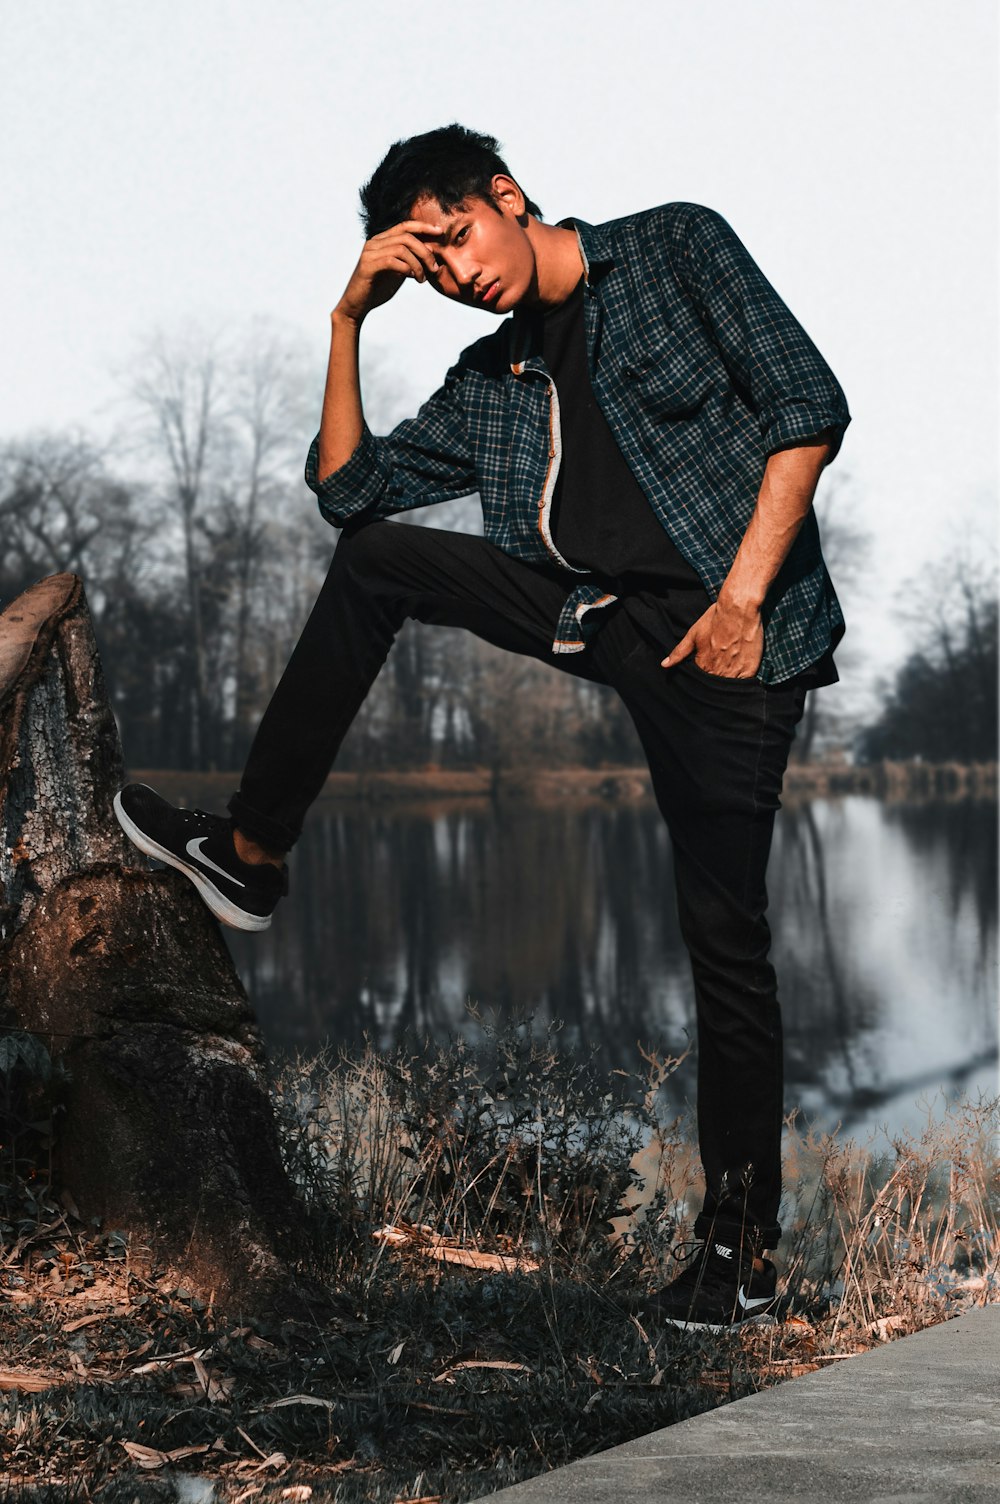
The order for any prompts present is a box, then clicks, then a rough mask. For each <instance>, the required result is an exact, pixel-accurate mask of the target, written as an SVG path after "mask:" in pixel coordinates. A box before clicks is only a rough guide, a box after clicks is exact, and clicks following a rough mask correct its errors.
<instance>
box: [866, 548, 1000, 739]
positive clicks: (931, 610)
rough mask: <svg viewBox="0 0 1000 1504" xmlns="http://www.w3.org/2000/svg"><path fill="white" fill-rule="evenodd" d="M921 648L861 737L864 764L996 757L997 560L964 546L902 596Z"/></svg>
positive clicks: (898, 676)
mask: <svg viewBox="0 0 1000 1504" xmlns="http://www.w3.org/2000/svg"><path fill="white" fill-rule="evenodd" d="M904 598H906V599H908V600H909V610H908V615H909V617H910V620H911V621H912V623H913V628H914V636H915V640H916V646H915V648H914V650H913V652H912V653H911V654H910V655H909V657H908V658H907V659H906V661H905V662H904V664H903V666H902V668H901V669H900V670H899V672H898V673H897V675H896V678H895V681H894V682H893V683H892V684H891V685H889V686H885V689H884V709H883V710H882V712H881V714H880V715H879V717H878V720H877V721H876V722H875V723H874V725H870V726H868V727H866V728H865V729H864V730H863V731H862V732H861V733H860V735H859V737H858V743H857V753H858V757H859V759H860V760H861V761H863V762H877V761H880V760H881V759H883V758H891V759H907V758H922V759H923V760H924V761H926V762H941V763H944V762H959V763H973V762H990V761H993V760H994V759H995V758H996V756H997V713H998V704H997V698H998V696H997V689H998V667H1000V665H998V657H997V582H996V567H995V561H994V560H992V559H984V558H983V557H982V556H981V555H980V556H973V555H972V554H971V553H970V552H969V551H968V550H967V549H963V550H961V551H960V552H958V553H957V554H953V555H951V556H949V558H948V559H947V560H946V561H945V562H944V563H943V564H940V565H935V566H934V568H933V569H932V570H930V571H928V572H926V573H925V575H924V576H923V578H922V579H921V580H919V581H916V582H914V584H913V585H912V586H911V587H910V588H909V589H908V590H907V591H906V592H904Z"/></svg>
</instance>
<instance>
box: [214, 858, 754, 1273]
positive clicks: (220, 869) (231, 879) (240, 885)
mask: <svg viewBox="0 0 1000 1504" xmlns="http://www.w3.org/2000/svg"><path fill="white" fill-rule="evenodd" d="M207 840H208V836H192V838H191V840H190V841H188V843H187V846H186V847H185V848H184V849H185V851H186V852H187V854H188V856H193V857H194V859H195V861H196V862H201V864H202V865H203V866H204V867H211V869H212V871H213V872H217V873H218V874H219V876H220V877H224V878H225V879H226V881H227V882H228V883H235V884H236V886H237V887H238V888H245V887H246V883H241V882H240V880H239V878H238V877H233V875H232V873H230V872H227V871H226V869H225V867H220V866H218V864H217V863H216V862H213V861H212V858H211V857H210V856H206V855H205V853H204V852H203V851H202V849H201V848H202V846H203V845H204V843H205V842H206V841H207ZM742 1293H743V1292H742V1290H741V1291H740V1294H741V1295H742Z"/></svg>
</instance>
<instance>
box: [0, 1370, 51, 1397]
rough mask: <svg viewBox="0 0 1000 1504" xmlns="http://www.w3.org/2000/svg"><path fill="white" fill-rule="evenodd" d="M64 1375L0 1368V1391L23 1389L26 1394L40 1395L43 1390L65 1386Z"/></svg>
mask: <svg viewBox="0 0 1000 1504" xmlns="http://www.w3.org/2000/svg"><path fill="white" fill-rule="evenodd" d="M65 1382H66V1376H65V1374H55V1373H32V1372H30V1371H28V1370H26V1369H20V1368H0V1389H23V1390H24V1391H25V1393H27V1394H40V1393H41V1391H42V1390H43V1389H54V1388H55V1386H56V1385H57V1384H65Z"/></svg>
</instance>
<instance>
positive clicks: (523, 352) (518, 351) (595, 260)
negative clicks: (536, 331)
mask: <svg viewBox="0 0 1000 1504" xmlns="http://www.w3.org/2000/svg"><path fill="white" fill-rule="evenodd" d="M556 228H557V229H560V230H575V231H576V239H577V244H578V245H579V247H580V255H581V257H582V258H583V275H584V278H585V280H586V282H587V284H588V286H589V285H590V283H591V282H592V280H593V279H594V274H596V273H597V272H598V271H599V270H600V269H601V268H603V267H606V266H610V265H611V264H612V263H613V261H614V259H615V258H614V256H613V254H612V251H611V242H610V241H609V240H608V238H607V236H606V235H605V234H604V231H603V230H602V229H601V227H600V225H592V224H588V223H587V221H586V220H585V219H576V218H575V217H574V216H572V215H570V216H568V217H567V218H566V219H560V220H559V221H558V223H557V226H556ZM532 328H533V324H532V320H531V319H530V318H524V317H519V316H518V310H517V309H515V310H514V317H513V319H512V321H511V331H510V345H509V349H510V368H511V370H512V371H513V372H514V374H515V375H516V376H520V374H521V372H522V371H523V369H524V366H525V363H526V362H527V361H528V360H530V359H531V357H532V353H533V352H532V339H531V334H532Z"/></svg>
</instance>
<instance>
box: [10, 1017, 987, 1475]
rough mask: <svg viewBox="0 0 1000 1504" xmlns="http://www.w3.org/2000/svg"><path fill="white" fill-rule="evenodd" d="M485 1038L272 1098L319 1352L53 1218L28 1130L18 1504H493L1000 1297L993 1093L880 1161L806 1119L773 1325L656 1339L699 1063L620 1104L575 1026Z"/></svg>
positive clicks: (292, 1328) (21, 1155)
mask: <svg viewBox="0 0 1000 1504" xmlns="http://www.w3.org/2000/svg"><path fill="white" fill-rule="evenodd" d="M479 1023H480V1026H481V1034H482V1039H481V1043H480V1044H479V1045H478V1046H476V1047H475V1048H473V1047H472V1046H471V1045H469V1044H467V1043H465V1042H462V1041H453V1042H451V1043H449V1044H447V1045H444V1046H432V1045H427V1046H425V1047H422V1048H420V1049H415V1050H411V1051H397V1052H396V1053H395V1054H394V1055H392V1056H390V1057H386V1056H382V1055H379V1054H378V1053H377V1052H375V1051H374V1050H372V1049H370V1048H369V1049H367V1050H366V1051H365V1052H364V1053H363V1055H362V1056H361V1057H360V1058H356V1059H347V1058H343V1057H341V1058H336V1059H335V1058H333V1057H329V1056H326V1057H319V1058H314V1059H311V1060H308V1061H306V1060H300V1061H297V1062H293V1063H288V1064H286V1065H285V1066H284V1067H283V1068H282V1069H281V1070H280V1072H279V1073H278V1075H277V1076H276V1079H275V1081H274V1084H273V1094H274V1102H275V1108H276V1112H277V1114H278V1118H279V1123H280V1128H281V1136H282V1142H283V1146H284V1153H285V1156H286V1162H287V1165H288V1168H289V1172H290V1174H291V1175H292V1177H293V1178H294V1180H295V1182H296V1183H297V1185H298V1187H299V1191H300V1195H301V1198H302V1203H303V1215H304V1216H305V1217H306V1218H307V1219H308V1221H309V1224H310V1226H311V1229H312V1232H313V1235H314V1242H315V1247H316V1264H315V1265H314V1272H317V1273H319V1274H320V1275H321V1276H322V1277H323V1278H324V1279H325V1280H327V1281H328V1282H329V1283H330V1284H331V1285H332V1286H334V1287H335V1288H336V1289H337V1290H338V1291H340V1292H341V1295H342V1297H343V1300H344V1307H343V1309H344V1312H345V1314H344V1315H343V1316H342V1317H341V1318H339V1319H337V1320H336V1321H331V1322H329V1323H327V1324H326V1325H324V1326H322V1327H317V1326H311V1327H310V1326H306V1325H304V1324H301V1323H292V1322H284V1323H281V1324H278V1323H274V1324H271V1323H268V1322H267V1321H262V1320H260V1319H259V1318H246V1319H243V1318H240V1317H239V1316H238V1315H237V1316H235V1317H234V1316H232V1315H230V1317H229V1318H228V1319H224V1318H223V1316H222V1315H221V1313H218V1312H216V1311H215V1310H214V1309H213V1307H212V1306H211V1304H206V1303H205V1302H204V1301H203V1300H202V1299H200V1298H199V1296H198V1293H197V1292H195V1291H192V1290H187V1289H184V1288H183V1287H181V1288H178V1287H177V1286H176V1284H175V1283H174V1281H173V1280H172V1279H167V1278H165V1277H161V1278H157V1277H156V1273H155V1271H154V1273H153V1274H152V1275H150V1274H148V1272H147V1273H146V1274H141V1273H140V1272H138V1269H137V1268H134V1267H133V1263H132V1252H131V1250H130V1247H129V1241H128V1238H127V1236H126V1235H125V1234H124V1233H121V1232H119V1231H116V1230H114V1229H103V1228H99V1227H94V1226H86V1225H84V1224H83V1223H81V1222H80V1221H79V1219H78V1218H75V1217H74V1216H72V1215H71V1214H70V1212H69V1211H68V1210H67V1209H66V1208H65V1207H64V1206H62V1205H61V1204H60V1203H59V1202H57V1201H56V1200H55V1199H54V1196H53V1193H52V1190H51V1187H50V1185H49V1181H48V1174H47V1168H46V1166H47V1157H46V1156H47V1143H48V1140H49V1139H50V1138H51V1125H49V1124H47V1123H46V1121H45V1119H44V1118H41V1119H39V1118H38V1117H35V1118H33V1119H32V1122H31V1123H28V1122H24V1123H22V1124H20V1125H17V1124H15V1129H16V1130H17V1131H15V1133H14V1135H13V1140H11V1139H10V1137H9V1135H8V1139H7V1140H6V1141H5V1142H7V1143H8V1145H9V1143H10V1142H14V1143H15V1144H16V1146H17V1156H18V1157H17V1160H16V1162H14V1163H12V1162H11V1161H10V1156H9V1154H8V1153H7V1150H5V1151H4V1153H5V1154H7V1159H6V1160H5V1161H4V1165H3V1168H4V1169H5V1171H6V1175H5V1176H4V1177H3V1179H4V1181H5V1189H4V1190H3V1196H4V1197H5V1202H4V1213H5V1216H6V1221H5V1223H4V1225H3V1231H4V1254H3V1263H2V1274H0V1278H2V1281H3V1284H2V1286H0V1288H3V1293H4V1297H5V1298H4V1301H3V1304H2V1306H0V1504H3V1501H4V1500H5V1499H10V1500H13V1499H21V1498H24V1499H29V1498H30V1499H33V1500H38V1501H39V1504H47V1501H50V1500H51V1501H60V1504H62V1501H65V1500H76V1499H80V1500H90V1499H100V1500H102V1501H107V1504H117V1501H119V1500H121V1501H122V1504H126V1501H127V1504H132V1501H133V1500H136V1499H138V1500H141V1501H149V1500H158V1499H164V1500H166V1499H173V1498H174V1497H176V1496H177V1494H176V1488H177V1483H178V1478H184V1477H186V1478H187V1479H188V1483H187V1487H188V1490H189V1493H188V1495H187V1496H188V1497H194V1496H195V1494H196V1493H197V1488H198V1487H202V1488H204V1489H206V1490H207V1489H208V1488H209V1487H211V1488H212V1489H213V1490H214V1493H213V1495H212V1497H214V1498H215V1499H217V1500H230V1501H234V1504H235V1501H237V1500H239V1501H240V1504H256V1501H262V1504H263V1501H267V1500H270V1499H275V1500H277V1499H285V1500H292V1501H293V1504H294V1501H296V1500H302V1499H305V1498H306V1497H308V1495H307V1494H306V1493H305V1492H304V1490H310V1489H311V1490H312V1495H311V1496H312V1498H313V1499H315V1500H337V1501H342V1504H354V1501H362V1500H364V1501H372V1504H383V1501H384V1504H388V1501H403V1500H411V1501H412V1500H441V1501H442V1504H443V1501H445V1500H449V1501H460V1500H468V1499H474V1498H479V1497H482V1496H484V1495H487V1494H489V1493H491V1492H492V1491H494V1490H495V1489H497V1488H499V1487H502V1486H504V1485H506V1484H508V1483H511V1482H515V1481H517V1480H519V1479H522V1478H525V1477H528V1476H531V1475H533V1474H535V1473H538V1472H542V1471H545V1470H547V1469H549V1468H552V1467H556V1466H559V1465H561V1464H563V1463H565V1462H568V1461H570V1460H572V1459H573V1458H575V1457H579V1456H583V1455H585V1454H587V1453H590V1452H594V1451H598V1450H602V1449H604V1448H606V1447H609V1446H613V1445H615V1444H616V1443H618V1442H621V1441H625V1440H627V1439H629V1438H631V1437H634V1436H637V1435H641V1434H643V1433H645V1432H648V1431H651V1430H654V1429H656V1428H658V1427H662V1426H665V1425H669V1424H671V1423H672V1422H674V1421H676V1420H681V1419H684V1418H686V1417H688V1416H691V1415H694V1414H697V1413H699V1412H700V1411H702V1410H705V1409H709V1408H712V1407H714V1406H716V1405H719V1404H722V1403H725V1402H726V1401H728V1400H730V1399H733V1398H738V1397H740V1396H742V1395H746V1394H750V1393H753V1392H754V1391H756V1390H758V1389H760V1388H762V1387H764V1386H766V1385H769V1384H773V1383H775V1382H778V1381H780V1380H781V1379H784V1378H787V1377H794V1376H796V1375H798V1374H800V1373H804V1372H809V1371H813V1370H815V1369H817V1368H821V1367H824V1366H826V1365H827V1364H829V1363H832V1362H837V1361H839V1360H841V1359H842V1358H844V1357H846V1356H848V1355H850V1354H853V1353H857V1352H860V1351H864V1350H865V1349H866V1348H869V1347H871V1346H874V1345H876V1344H878V1343H881V1342H884V1341H888V1340H892V1339H893V1338H895V1337H898V1336H902V1335H904V1334H906V1333H908V1332H911V1331H915V1330H917V1329H918V1328H920V1327H922V1326H925V1325H928V1324H931V1323H933V1322H936V1321H940V1320H944V1319H946V1318H947V1317H948V1316H950V1315H952V1314H954V1313H955V1312H957V1311H959V1310H962V1309H965V1308H967V1307H968V1306H969V1305H970V1304H982V1303H985V1302H986V1301H988V1300H991V1299H993V1300H995V1299H998V1298H1000V1275H998V1269H1000V1156H998V1145H1000V1133H998V1129H1000V1100H993V1101H983V1102H979V1103H975V1104H973V1103H968V1102H966V1103H960V1104H958V1105H957V1106H955V1107H953V1108H951V1109H949V1111H948V1112H947V1113H946V1114H945V1115H944V1117H943V1118H942V1119H941V1120H940V1121H931V1120H929V1121H928V1124H927V1127H926V1129H925V1130H924V1132H923V1133H921V1134H917V1135H913V1136H910V1137H907V1138H899V1139H896V1140H892V1141H890V1142H886V1143H885V1144H883V1145H882V1146H881V1147H880V1148H876V1147H875V1146H874V1145H871V1144H869V1145H859V1144H856V1143H854V1142H853V1141H851V1140H841V1139H840V1138H839V1137H838V1136H837V1135H825V1134H818V1133H813V1132H809V1131H805V1130H802V1129H800V1128H799V1126H798V1125H797V1123H796V1122H795V1120H794V1119H793V1120H790V1122H789V1124H788V1132H787V1133H786V1185H787V1188H788V1190H787V1195H786V1208H785V1215H784V1218H783V1220H784V1225H785V1226H786V1227H787V1228H790V1229H791V1232H790V1233H789V1234H788V1235H786V1239H785V1241H784V1243H783V1245H782V1249H781V1250H780V1253H779V1260H778V1261H779V1267H780V1268H781V1271H782V1274H783V1280H784V1284H785V1288H786V1292H787V1298H786V1301H785V1304H784V1306H783V1308H782V1311H781V1316H780V1319H779V1320H777V1321H774V1322H772V1323H770V1324H768V1325H757V1326H753V1327H747V1328H744V1329H743V1330H741V1331H738V1332H735V1333H730V1334H725V1335H723V1336H719V1337H714V1336H710V1335H708V1336H700V1337H699V1336H695V1335H692V1334H689V1333H684V1332H681V1331H679V1330H677V1329H667V1330H666V1331H663V1330H656V1329H654V1328H653V1327H652V1325H651V1324H649V1323H648V1322H646V1321H644V1319H643V1314H642V1295H643V1292H648V1291H650V1290H653V1289H655V1288H657V1286H658V1285H661V1284H663V1283H664V1282H665V1281H666V1280H667V1279H669V1278H670V1277H671V1273H672V1267H671V1266H672V1264H673V1262H674V1260H673V1257H672V1254H671V1249H672V1248H674V1247H676V1245H677V1244H678V1243H679V1242H682V1241H683V1240H684V1239H685V1238H687V1237H689V1236H690V1224H691V1221H692V1218H693V1215H694V1212H695V1211H696V1209H697V1205H698V1204H699V1199H700V1186H699V1182H698V1167H697V1158H696V1155H695V1153H694V1151H693V1148H692V1145H691V1141H690V1134H689V1126H688V1125H687V1124H686V1123H684V1122H681V1121H679V1120H676V1119H672V1118H669V1117H665V1116H664V1115H662V1113H661V1110H660V1104H661V1102H662V1096H663V1094H662V1092H661V1088H662V1086H663V1083H664V1081H665V1080H666V1078H667V1077H668V1076H669V1074H670V1073H671V1072H672V1071H673V1070H674V1069H676V1067H677V1065H678V1063H679V1062H678V1061H676V1060H668V1059H662V1058H660V1057H658V1056H657V1055H656V1054H655V1053H653V1052H649V1053H648V1054H645V1055H642V1056H641V1057H640V1059H639V1061H638V1068H637V1071H636V1073H635V1075H634V1076H624V1075H622V1074H620V1073H616V1075H615V1077H613V1078H612V1079H611V1080H601V1079H600V1078H599V1077H598V1075H597V1074H596V1072H595V1070H594V1068H593V1065H592V1063H591V1062H588V1061H586V1060H584V1061H580V1060H578V1059H577V1060H569V1059H566V1058H564V1057H563V1056H561V1055H560V1053H559V1050H558V1039H557V1037H556V1034H557V1031H555V1030H551V1029H550V1030H549V1032H548V1033H547V1034H546V1036H545V1037H544V1038H542V1039H539V1038H537V1037H536V1036H534V1035H533V1033H532V1031H531V1029H530V1026H529V1025H528V1024H522V1025H519V1026H518V1025H509V1026H507V1027H506V1028H504V1029H501V1030H497V1029H494V1028H492V1027H491V1026H489V1025H487V1024H486V1023H484V1022H483V1021H482V1020H479ZM29 1053H30V1052H29ZM24 1055H25V1052H22V1056H18V1053H17V1051H14V1050H13V1049H12V1048H8V1051H7V1055H6V1057H4V1058H6V1059H7V1060H8V1062H11V1061H15V1062H16V1061H20V1064H19V1067H18V1068H24V1066H25V1058H22V1057H23V1056H24ZM37 1064H38V1062H35V1065H36V1066H37ZM9 1074H10V1073H9V1072H8V1075H9ZM7 1085H8V1088H9V1085H10V1082H9V1080H8V1083H7ZM7 1109H8V1117H10V1115H11V1111H12V1108H11V1093H10V1090H9V1089H8V1093H7ZM38 1110H39V1108H38V1103H37V1101H34V1102H33V1107H32V1111H33V1112H35V1113H37V1112H38ZM32 1133H34V1135H35V1140H34V1143H35V1147H36V1150H37V1152H36V1153H35V1154H34V1156H33V1157H32V1155H31V1154H30V1153H29V1152H28V1151H29V1149H30V1147H31V1143H32V1138H31V1135H32ZM198 1479H201V1480H209V1481H208V1482H206V1483H203V1484H200V1485H199V1484H198V1483H197V1481H196V1480H198ZM190 1490H194V1491H195V1492H194V1493H191V1492H190ZM288 1490H293V1491H297V1492H292V1493H289V1492H288ZM204 1496H205V1497H206V1498H207V1497H208V1494H207V1492H206V1493H205V1495H204Z"/></svg>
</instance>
